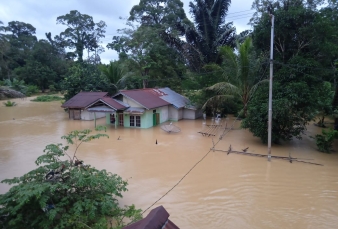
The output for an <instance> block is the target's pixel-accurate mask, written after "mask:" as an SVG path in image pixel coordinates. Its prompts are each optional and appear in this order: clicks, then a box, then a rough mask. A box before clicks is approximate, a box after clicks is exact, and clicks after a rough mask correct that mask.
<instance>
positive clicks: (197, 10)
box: [186, 0, 236, 64]
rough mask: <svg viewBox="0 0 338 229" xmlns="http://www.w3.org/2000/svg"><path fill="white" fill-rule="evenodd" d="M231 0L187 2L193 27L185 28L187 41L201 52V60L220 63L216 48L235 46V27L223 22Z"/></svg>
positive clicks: (230, 23)
mask: <svg viewBox="0 0 338 229" xmlns="http://www.w3.org/2000/svg"><path fill="white" fill-rule="evenodd" d="M230 3H231V0H194V2H190V3H189V7H190V13H191V14H192V17H193V20H194V22H195V28H188V29H187V30H186V39H187V42H188V43H189V44H191V45H193V46H194V47H195V48H196V49H197V50H199V52H200V53H201V58H202V62H203V63H205V64H208V63H220V62H221V59H220V58H219V55H218V51H219V50H218V48H219V47H221V46H225V45H227V46H231V47H234V46H235V33H236V29H235V27H234V26H233V23H232V22H228V23H226V22H225V19H226V15H227V13H228V9H229V6H230Z"/></svg>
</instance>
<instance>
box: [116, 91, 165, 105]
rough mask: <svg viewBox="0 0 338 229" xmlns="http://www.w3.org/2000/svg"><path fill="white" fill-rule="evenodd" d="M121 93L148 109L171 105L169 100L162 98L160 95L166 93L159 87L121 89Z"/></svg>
mask: <svg viewBox="0 0 338 229" xmlns="http://www.w3.org/2000/svg"><path fill="white" fill-rule="evenodd" d="M120 94H122V95H123V96H126V97H127V98H129V99H131V100H134V101H135V102H137V103H138V104H140V105H141V106H143V107H144V108H146V109H148V110H149V109H153V108H157V107H163V106H166V105H170V103H169V102H167V101H165V100H163V99H161V98H160V96H163V95H165V94H164V93H163V92H161V91H160V90H158V89H153V88H144V89H136V90H121V91H120ZM117 95H119V94H117ZM117 95H115V96H117Z"/></svg>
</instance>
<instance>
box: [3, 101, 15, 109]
mask: <svg viewBox="0 0 338 229" xmlns="http://www.w3.org/2000/svg"><path fill="white" fill-rule="evenodd" d="M3 104H4V105H5V106H6V107H14V106H16V105H17V103H16V102H12V101H10V100H8V101H7V102H4V103H3Z"/></svg>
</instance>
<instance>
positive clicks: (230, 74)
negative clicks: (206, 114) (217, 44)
mask: <svg viewBox="0 0 338 229" xmlns="http://www.w3.org/2000/svg"><path fill="white" fill-rule="evenodd" d="M237 51H238V52H236V51H234V50H233V49H232V48H231V47H229V46H224V47H222V48H221V49H220V54H221V56H222V57H223V59H224V63H223V66H222V67H223V74H222V76H223V78H224V81H223V82H219V83H216V84H214V85H212V86H210V87H208V88H207V90H212V91H215V92H216V93H217V95H216V96H213V97H211V98H210V99H208V100H207V102H206V103H205V104H204V106H203V107H204V108H205V107H206V106H207V105H209V104H213V103H215V102H223V101H229V100H232V99H233V98H234V97H235V96H237V97H239V98H240V99H241V101H242V104H243V107H244V109H243V114H244V117H246V115H247V104H248V102H249V101H250V99H251V97H252V95H253V93H254V92H255V90H256V88H257V86H258V85H259V84H260V83H262V82H267V81H268V80H260V79H259V77H258V74H259V68H260V67H261V60H260V59H259V58H257V57H256V55H255V53H254V51H253V46H252V40H251V38H250V37H248V38H246V40H245V41H244V42H243V43H242V44H237Z"/></svg>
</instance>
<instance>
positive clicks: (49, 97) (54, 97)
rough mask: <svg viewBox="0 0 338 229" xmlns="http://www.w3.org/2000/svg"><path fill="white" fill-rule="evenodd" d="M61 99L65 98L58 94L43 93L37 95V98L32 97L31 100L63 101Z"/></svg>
mask: <svg viewBox="0 0 338 229" xmlns="http://www.w3.org/2000/svg"><path fill="white" fill-rule="evenodd" d="M61 100H63V98H62V97H60V96H57V95H41V96H38V97H36V98H35V99H32V100H31V101H34V102H52V101H61Z"/></svg>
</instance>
